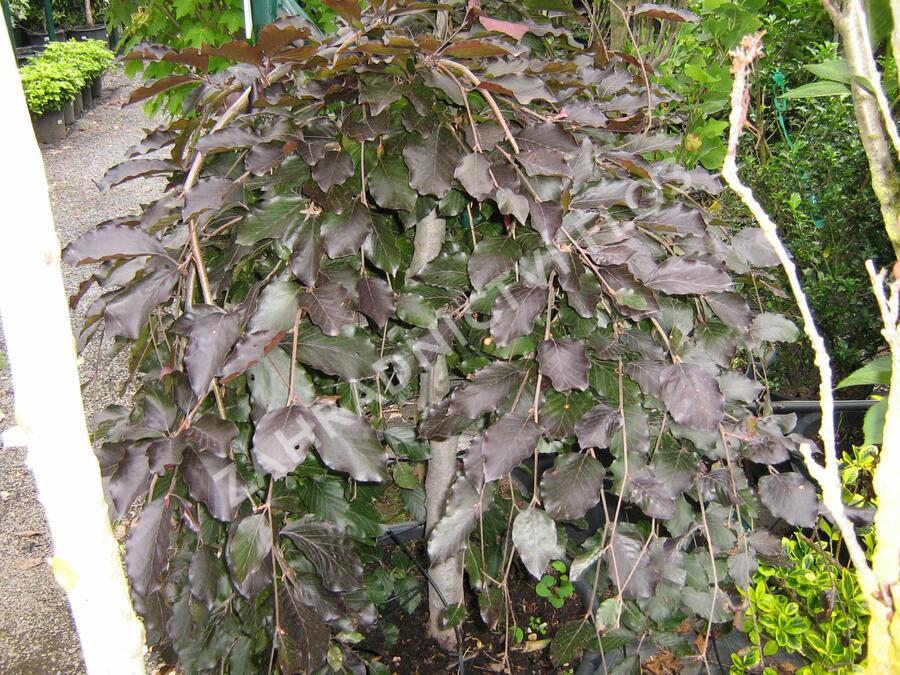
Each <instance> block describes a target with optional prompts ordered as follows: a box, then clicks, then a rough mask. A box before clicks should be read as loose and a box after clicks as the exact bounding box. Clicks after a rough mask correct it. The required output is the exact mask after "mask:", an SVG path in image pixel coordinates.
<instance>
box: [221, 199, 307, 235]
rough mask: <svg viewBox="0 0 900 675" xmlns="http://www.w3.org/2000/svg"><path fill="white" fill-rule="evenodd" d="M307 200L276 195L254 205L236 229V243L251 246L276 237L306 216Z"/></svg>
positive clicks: (298, 223) (299, 222)
mask: <svg viewBox="0 0 900 675" xmlns="http://www.w3.org/2000/svg"><path fill="white" fill-rule="evenodd" d="M308 206H309V202H307V200H306V199H304V198H303V197H300V196H299V195H294V194H288V195H276V196H274V197H272V198H270V199H267V200H266V201H264V202H262V203H261V204H259V205H257V206H256V207H254V209H253V210H252V211H251V212H250V214H249V215H248V216H247V217H246V218H244V219H243V220H242V221H241V224H240V225H239V226H238V229H237V243H238V244H241V245H242V246H253V245H254V244H256V243H257V242H260V241H262V240H263V239H278V238H280V237H282V236H283V235H284V234H285V233H286V232H288V231H289V229H290V228H291V227H293V226H297V225H300V224H301V223H302V222H303V221H304V219H306V218H307V217H308V214H307V213H306V210H307V208H308Z"/></svg>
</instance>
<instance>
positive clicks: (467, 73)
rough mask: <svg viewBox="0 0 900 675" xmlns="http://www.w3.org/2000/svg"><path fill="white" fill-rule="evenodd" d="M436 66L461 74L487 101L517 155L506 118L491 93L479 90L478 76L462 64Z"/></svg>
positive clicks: (447, 63) (439, 63) (440, 63)
mask: <svg viewBox="0 0 900 675" xmlns="http://www.w3.org/2000/svg"><path fill="white" fill-rule="evenodd" d="M438 66H440V67H442V68H446V69H451V70H455V71H456V72H458V73H461V74H462V76H463V77H465V78H466V79H467V80H468V81H469V82H471V83H472V86H474V87H475V88H476V89H478V93H479V94H481V95H482V96H483V97H484V100H485V101H487V103H488V105H489V106H490V107H491V111H492V112H493V113H494V117H496V118H497V123H498V124H499V125H500V126H501V127H503V133H504V134H506V140H508V141H509V145H510V147H511V148H512V149H513V152H515V153H516V154H517V155H518V154H519V144H518V143H516V139H515V137H514V136H513V135H512V132H511V131H510V130H509V125H508V124H507V123H506V118H505V117H504V116H503V113H502V112H500V106H498V105H497V101H495V100H494V97H493V96H492V95H491V92H489V91H487V90H486V89H480V88H479V87H480V86H481V80H480V79H478V76H477V75H475V73H473V72H472V71H471V70H469V69H468V68H466V67H465V66H464V65H463V64H461V63H457V62H456V61H452V60H450V59H440V60H439V61H438Z"/></svg>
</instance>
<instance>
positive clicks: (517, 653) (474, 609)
mask: <svg viewBox="0 0 900 675" xmlns="http://www.w3.org/2000/svg"><path fill="white" fill-rule="evenodd" d="M509 583H510V589H509V590H510V598H511V599H512V609H513V611H512V613H511V615H510V626H509V635H508V636H507V632H506V629H505V626H504V625H503V622H502V621H501V623H500V624H499V625H498V626H497V628H496V629H494V630H491V629H490V628H489V627H488V626H486V625H485V624H484V623H483V622H482V621H481V619H480V618H478V617H479V612H478V605H477V601H475V599H474V598H470V602H469V606H468V607H467V615H468V617H469V619H468V620H467V621H465V622H464V623H463V624H462V625H461V629H462V633H463V645H464V647H463V660H464V662H465V670H466V672H467V673H515V675H546V674H547V673H562V672H566V671H567V670H568V668H577V666H578V664H577V663H575V664H568V665H564V666H563V667H562V668H557V667H555V666H554V665H553V663H552V662H551V661H550V656H549V653H550V639H551V638H552V637H553V636H554V635H555V634H556V631H557V630H559V628H560V627H561V626H563V625H565V624H566V623H568V622H569V621H574V620H578V619H581V618H583V617H584V607H583V605H582V603H581V600H580V599H579V598H578V596H577V594H574V595H572V596H571V597H569V598H567V599H566V601H565V604H564V605H563V606H562V607H561V608H560V609H555V608H554V607H552V606H551V605H550V603H549V602H547V601H546V600H545V599H544V598H541V597H538V595H537V594H536V593H535V591H534V582H533V580H531V579H525V578H523V577H513V576H511V577H510V581H509ZM425 592H426V590H425V581H424V579H423V580H422V602H420V603H419V605H418V607H416V609H415V611H414V612H413V613H412V614H408V613H407V612H406V611H404V610H403V609H402V608H401V607H399V605H397V604H396V603H390V604H388V606H387V607H385V608H384V609H383V612H382V617H381V619H380V620H379V623H378V624H376V625H375V626H374V627H373V628H372V629H371V631H370V633H369V635H368V636H367V637H366V640H365V641H364V642H362V643H360V645H359V647H360V652H362V653H366V652H368V653H369V654H371V655H372V656H374V655H376V654H377V655H380V657H381V658H380V661H381V662H382V663H384V664H385V665H387V666H388V667H389V668H390V670H391V673H393V674H395V675H420V674H421V675H426V674H431V673H455V672H457V671H458V670H459V653H458V652H446V651H444V650H443V649H442V648H441V647H439V646H438V644H437V643H436V642H435V641H434V640H432V639H431V638H430V637H429V636H428V603H427V602H426V600H425ZM513 621H514V622H513ZM385 624H393V625H394V626H396V627H397V628H398V630H399V637H398V639H397V641H396V642H395V643H394V644H392V645H389V646H386V645H385V641H384V633H383V631H382V628H383V626H384V625H385ZM530 624H534V625H538V626H540V627H539V628H538V629H537V630H531V629H530V628H529V625H530ZM515 626H519V627H521V628H522V630H523V633H524V635H525V638H524V640H523V641H522V643H521V644H516V641H515V636H514V635H515V630H514V628H515ZM507 640H508V642H507ZM507 644H508V646H509V648H508V649H506V646H507ZM504 653H506V654H507V655H508V659H507V660H504Z"/></svg>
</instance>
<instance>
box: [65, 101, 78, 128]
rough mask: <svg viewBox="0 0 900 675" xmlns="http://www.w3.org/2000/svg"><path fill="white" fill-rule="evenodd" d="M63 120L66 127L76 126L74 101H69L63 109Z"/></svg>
mask: <svg viewBox="0 0 900 675" xmlns="http://www.w3.org/2000/svg"><path fill="white" fill-rule="evenodd" d="M62 114H63V120H64V121H65V123H66V126H67V127H68V126H71V125H73V124H75V105H74V101H69V102H68V103H66V104H65V105H64V106H63V108H62Z"/></svg>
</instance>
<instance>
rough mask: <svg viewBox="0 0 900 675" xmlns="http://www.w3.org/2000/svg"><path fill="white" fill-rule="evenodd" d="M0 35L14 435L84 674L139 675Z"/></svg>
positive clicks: (49, 235)
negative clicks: (22, 448)
mask: <svg viewBox="0 0 900 675" xmlns="http://www.w3.org/2000/svg"><path fill="white" fill-rule="evenodd" d="M2 32H3V37H2V38H0V41H2V42H3V44H2V45H0V53H2V54H3V56H2V57H0V61H2V63H0V74H2V77H0V82H2V83H4V84H3V86H4V88H5V90H6V91H7V93H8V94H9V95H10V96H12V97H13V98H12V100H11V101H9V102H8V103H7V105H6V109H7V116H6V117H5V119H6V120H7V127H6V133H5V139H6V141H5V146H4V147H5V150H6V153H7V154H6V160H5V161H4V162H2V164H0V166H2V168H0V204H2V205H3V218H2V220H0V316H2V322H3V331H4V334H5V335H6V344H7V348H8V350H9V362H10V368H11V370H12V380H13V387H14V392H15V400H16V421H17V424H18V429H17V430H16V431H17V432H18V434H19V435H20V436H21V437H22V438H24V439H25V443H24V444H25V445H27V447H28V465H29V466H30V467H31V470H32V471H33V472H34V477H35V482H36V484H37V491H38V496H39V498H40V501H41V504H42V505H43V507H44V510H45V513H46V516H47V523H48V525H49V528H50V534H51V536H52V538H53V557H52V558H51V560H50V565H51V567H52V569H53V572H54V575H55V577H56V580H57V581H58V582H59V584H60V585H61V586H62V587H63V588H64V589H65V591H66V593H67V595H68V599H69V605H70V607H71V609H72V616H73V617H74V619H75V627H76V629H77V631H78V636H79V638H80V640H81V648H82V652H83V654H84V660H85V664H86V666H87V670H88V672H89V673H91V675H100V674H107V673H108V674H109V675H129V674H131V673H144V658H143V655H144V652H145V647H144V631H143V626H142V624H141V622H140V621H139V620H138V618H137V617H136V616H135V614H134V610H133V609H132V606H131V600H130V598H129V595H128V585H127V583H126V581H125V574H124V572H123V570H122V563H121V560H120V558H119V547H118V545H117V543H116V540H115V538H114V537H113V533H112V529H111V528H110V523H109V517H108V515H107V505H106V501H105V499H104V496H103V490H102V487H101V484H100V468H99V466H98V464H97V459H96V458H95V456H94V452H93V449H92V448H91V443H90V439H89V438H88V431H87V426H86V424H85V419H84V408H83V406H82V401H81V386H80V382H79V379H78V369H77V364H76V354H75V341H74V339H73V337H72V328H71V325H70V323H69V308H68V303H67V302H66V295H65V289H64V287H63V283H62V276H61V273H60V263H59V260H60V249H59V241H58V239H57V237H56V232H55V230H54V227H53V215H52V213H51V211H50V202H49V199H48V194H47V182H46V179H45V177H44V166H43V161H42V159H41V155H40V150H39V149H38V146H37V143H36V142H35V139H34V134H33V133H32V130H31V122H30V119H29V115H28V110H27V108H26V106H25V98H24V96H23V94H22V89H21V87H19V81H18V79H19V78H18V73H17V71H16V68H15V64H14V62H13V60H12V58H11V57H12V53H13V52H12V48H11V45H10V44H9V37H8V36H7V35H6V32H5V31H2Z"/></svg>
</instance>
